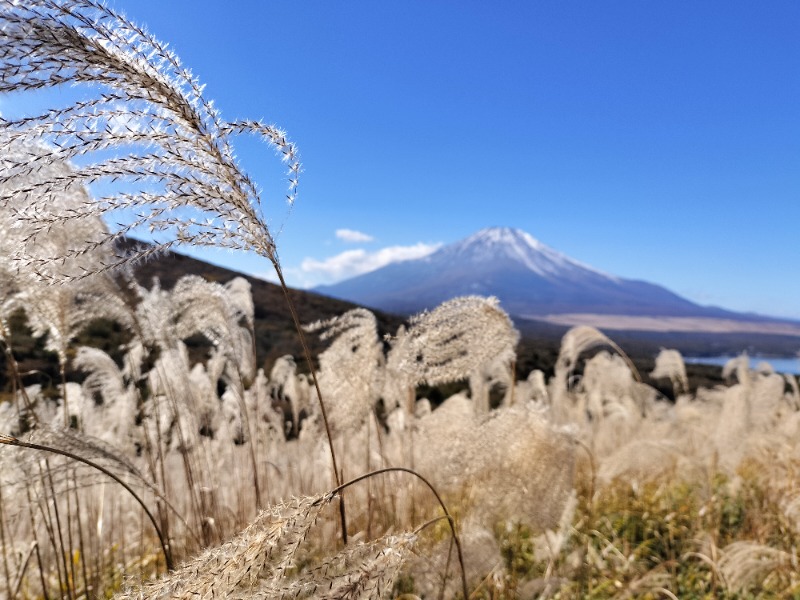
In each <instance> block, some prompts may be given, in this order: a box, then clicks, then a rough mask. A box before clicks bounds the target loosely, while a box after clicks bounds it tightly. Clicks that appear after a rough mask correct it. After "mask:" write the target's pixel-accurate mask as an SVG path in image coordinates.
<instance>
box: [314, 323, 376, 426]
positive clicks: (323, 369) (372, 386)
mask: <svg viewBox="0 0 800 600" xmlns="http://www.w3.org/2000/svg"><path fill="white" fill-rule="evenodd" d="M305 329H306V331H316V332H319V335H320V338H322V339H323V340H328V339H331V340H332V342H331V343H330V345H329V346H328V347H327V348H326V349H325V350H324V351H323V352H322V354H320V355H319V365H320V373H319V381H320V385H321V387H322V388H323V389H325V390H326V394H327V396H328V398H329V402H330V404H329V411H328V412H329V414H328V418H329V421H330V425H331V428H332V430H333V431H334V433H341V432H344V431H347V430H352V429H355V428H356V427H358V426H359V425H361V424H362V423H363V422H364V420H365V419H366V418H367V417H368V416H369V413H370V411H371V410H372V407H373V404H374V402H375V400H376V399H377V396H378V393H379V382H378V376H379V374H380V372H381V370H380V367H381V366H382V365H383V362H384V357H383V347H382V344H381V341H380V338H379V337H378V322H377V320H376V319H375V315H374V314H372V313H371V312H370V311H368V310H367V309H365V308H356V309H353V310H350V311H347V312H346V313H344V314H342V315H339V316H338V317H333V318H332V319H327V320H323V321H317V322H315V323H311V324H309V325H306V326H305Z"/></svg>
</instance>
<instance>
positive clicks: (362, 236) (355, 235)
mask: <svg viewBox="0 0 800 600" xmlns="http://www.w3.org/2000/svg"><path fill="white" fill-rule="evenodd" d="M336 237H337V238H339V239H340V240H344V241H345V242H371V241H372V240H374V239H375V238H374V237H372V236H371V235H369V234H367V233H362V232H360V231H356V230H355V229H337V230H336Z"/></svg>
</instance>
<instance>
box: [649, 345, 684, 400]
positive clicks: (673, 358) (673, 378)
mask: <svg viewBox="0 0 800 600" xmlns="http://www.w3.org/2000/svg"><path fill="white" fill-rule="evenodd" d="M650 377H652V378H653V379H669V381H670V383H671V384H672V390H673V391H674V393H675V397H677V396H678V394H681V393H683V392H687V391H689V378H688V377H687V376H686V365H685V364H684V362H683V357H682V356H681V353H680V352H678V351H677V350H669V349H667V348H661V350H660V351H659V352H658V356H656V366H655V368H654V369H653V370H652V371H651V372H650Z"/></svg>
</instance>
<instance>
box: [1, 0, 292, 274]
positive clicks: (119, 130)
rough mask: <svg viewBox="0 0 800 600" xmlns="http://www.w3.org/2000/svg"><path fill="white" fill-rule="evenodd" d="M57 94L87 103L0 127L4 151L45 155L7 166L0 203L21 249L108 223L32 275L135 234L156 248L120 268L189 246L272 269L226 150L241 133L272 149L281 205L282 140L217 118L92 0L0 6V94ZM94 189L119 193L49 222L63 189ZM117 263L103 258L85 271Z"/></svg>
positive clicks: (143, 39)
mask: <svg viewBox="0 0 800 600" xmlns="http://www.w3.org/2000/svg"><path fill="white" fill-rule="evenodd" d="M65 84H80V85H83V86H84V87H86V88H88V89H90V90H91V91H92V92H93V95H92V96H91V97H89V98H88V99H84V100H79V101H77V102H75V103H73V104H72V105H70V106H66V107H63V108H57V109H53V110H49V111H47V112H44V113H42V114H40V115H37V116H32V117H24V118H18V119H14V120H8V119H2V120H0V133H1V134H2V135H3V136H4V137H5V139H7V140H9V142H11V143H14V144H19V145H20V146H23V147H24V146H25V145H28V144H31V143H32V142H39V141H41V140H44V141H45V142H47V143H48V144H49V145H50V146H51V150H50V152H49V153H48V154H47V155H46V156H41V155H39V154H37V153H34V152H31V153H29V155H28V156H26V157H23V158H22V159H20V160H15V161H9V162H7V163H6V165H5V167H6V168H5V169H4V171H3V174H2V176H0V188H2V189H3V191H2V192H0V204H4V203H8V202H9V201H10V200H11V199H12V197H15V196H16V197H17V200H19V198H20V197H21V198H22V199H23V200H24V202H22V203H21V204H23V205H24V206H23V207H21V208H20V209H19V211H18V213H17V215H16V217H17V219H18V220H19V221H20V222H24V223H27V224H28V236H27V239H28V240H33V239H37V238H41V237H42V236H43V234H46V233H47V232H48V230H49V229H50V228H51V227H52V226H53V225H54V224H56V223H61V222H72V221H74V220H75V219H82V218H86V217H90V216H93V217H99V216H103V217H107V221H109V222H111V223H116V224H117V225H116V229H115V230H114V231H111V232H108V233H106V234H105V235H103V236H102V237H101V238H100V239H95V240H91V243H89V244H88V245H86V246H84V247H82V248H72V249H70V250H69V251H68V252H67V254H66V255H60V256H52V257H42V256H33V257H31V258H30V261H31V263H32V266H33V267H34V268H37V267H44V266H45V265H47V264H48V262H50V260H51V259H53V258H60V259H62V260H63V259H66V260H69V259H71V258H75V257H78V256H80V255H81V254H83V253H85V252H86V251H87V249H90V248H95V247H98V246H107V245H110V244H111V243H112V242H113V241H114V240H116V239H118V238H120V237H122V236H123V235H125V234H127V233H131V232H135V231H137V230H140V229H149V231H150V232H151V234H153V235H155V236H156V237H159V236H163V237H164V240H163V241H158V242H157V243H156V244H155V245H154V246H150V247H140V248H139V249H137V250H135V251H133V254H132V255H131V256H128V257H126V258H124V259H122V260H123V261H128V260H133V259H136V258H143V257H145V256H147V255H149V254H152V253H153V252H157V251H161V250H164V249H166V248H169V247H171V246H173V245H175V244H188V245H193V246H215V247H225V248H232V249H239V250H247V251H253V252H256V253H257V254H259V255H261V256H265V257H267V258H268V259H269V260H270V261H271V262H272V263H273V264H274V265H275V266H276V267H277V254H276V247H275V242H274V240H273V237H272V233H271V232H270V230H269V229H268V227H267V225H266V221H265V218H264V215H263V212H262V209H261V198H260V194H259V190H258V188H257V187H256V185H255V183H254V182H253V181H252V180H251V179H250V177H249V176H248V175H247V174H246V173H244V172H243V171H242V170H241V169H240V167H239V166H238V164H237V162H236V160H235V157H234V152H233V148H232V146H231V140H232V138H233V137H235V136H237V135H239V134H242V133H250V134H255V135H257V136H259V137H260V138H261V139H263V140H265V141H266V142H267V143H269V144H271V145H272V146H274V147H275V148H276V149H277V151H278V152H279V154H280V155H281V157H282V159H283V160H284V161H286V162H287V163H288V164H289V191H288V194H287V199H288V201H289V202H290V203H291V202H293V200H294V198H295V194H296V188H297V175H298V173H299V171H300V165H299V162H298V160H297V153H296V150H295V147H294V145H293V144H292V143H291V142H289V141H287V139H286V137H285V134H284V133H283V132H282V131H281V130H279V129H278V128H276V127H274V126H271V125H265V124H263V123H260V122H254V121H232V122H227V121H225V120H223V119H222V118H221V116H220V114H219V112H218V111H217V110H216V108H214V106H213V104H212V103H211V102H210V101H208V100H207V99H206V98H204V97H203V93H202V92H203V88H202V86H201V85H200V84H199V83H198V81H197V79H196V78H195V77H194V76H193V75H192V74H191V73H190V71H189V70H188V69H186V68H184V67H183V66H182V65H181V63H180V61H179V59H178V58H177V56H175V54H174V53H173V52H171V51H170V50H168V49H167V48H166V46H165V45H163V44H162V43H161V42H159V41H158V40H157V39H155V38H154V37H153V36H151V35H150V34H149V33H147V32H146V31H145V30H144V29H142V28H141V27H139V26H137V25H135V24H133V23H131V22H130V21H129V20H127V19H126V18H125V17H124V16H122V15H121V14H119V13H117V12H115V11H113V10H111V9H110V8H108V7H106V6H104V5H103V4H101V3H100V2H96V1H94V0H26V1H24V2H20V1H18V0H0V93H3V92H7V93H8V92H24V91H27V90H36V89H41V88H53V87H58V86H61V85H65ZM131 149H132V150H131ZM128 151H129V152H128ZM73 159H81V166H80V167H76V168H75V170H74V172H72V173H69V174H68V175H64V174H58V173H52V172H51V171H50V170H49V169H48V165H50V164H51V163H52V162H53V161H69V160H73ZM19 177H23V178H30V185H27V186H23V187H20V188H19V189H17V190H14V191H13V192H11V193H9V192H8V191H7V190H6V189H5V188H6V186H5V184H6V183H7V182H8V181H9V180H11V179H15V178H19ZM98 181H119V182H122V183H123V184H124V186H123V187H121V188H120V191H114V192H113V193H110V194H109V195H106V196H104V197H102V198H99V199H97V200H96V201H91V200H88V201H87V202H85V203H83V204H82V205H81V206H78V207H75V208H74V209H73V210H72V211H70V212H68V213H63V214H59V215H57V216H52V215H48V211H47V210H46V209H47V206H48V205H49V204H50V202H51V201H52V198H53V197H56V196H58V195H59V194H60V193H62V192H63V190H64V189H66V188H69V187H70V186H73V185H75V184H76V183H82V184H91V183H94V182H98ZM120 213H123V214H122V215H120ZM114 215H117V216H118V217H119V218H118V219H115V218H114ZM130 215H132V216H130ZM117 221H122V222H117ZM119 262H120V261H119V260H115V259H112V260H110V261H106V262H103V263H102V264H99V265H95V266H94V268H90V269H89V272H92V271H98V270H103V269H107V268H112V267H114V266H116V265H118V264H119ZM45 275H50V276H52V275H51V274H48V273H45ZM58 276H59V277H62V276H63V275H62V274H59V275H58ZM75 276H76V274H75V273H70V272H67V273H66V277H67V278H74V277H75Z"/></svg>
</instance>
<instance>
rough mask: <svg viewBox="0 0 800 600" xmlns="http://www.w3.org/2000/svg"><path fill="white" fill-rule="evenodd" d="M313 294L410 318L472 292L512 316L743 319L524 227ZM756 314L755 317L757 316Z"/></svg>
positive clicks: (487, 234)
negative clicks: (582, 256) (587, 259)
mask: <svg viewBox="0 0 800 600" xmlns="http://www.w3.org/2000/svg"><path fill="white" fill-rule="evenodd" d="M314 291H316V292H318V293H321V294H325V295H328V296H333V297H335V298H341V299H344V300H349V301H352V302H356V303H358V304H362V305H364V306H369V307H373V308H378V309H381V310H385V311H389V312H395V313H400V314H411V313H415V312H418V311H420V310H423V309H430V308H433V307H435V306H437V305H438V304H440V303H441V302H444V301H445V300H448V299H450V298H453V297H456V296H462V295H467V294H478V295H484V296H497V297H498V298H499V299H500V302H501V305H502V306H503V308H504V309H505V310H506V311H507V312H509V313H510V314H512V315H515V316H522V317H529V318H537V317H544V316H548V315H557V314H566V313H569V314H576V313H592V314H604V315H630V316H662V317H667V316H669V317H714V318H734V319H735V318H743V317H744V316H743V315H738V314H737V313H732V312H730V311H725V310H722V309H719V308H712V307H703V306H699V305H697V304H694V303H693V302H690V301H689V300H686V299H685V298H681V297H680V296H678V295H676V294H674V293H672V292H670V291H669V290H667V289H665V288H663V287H661V286H658V285H654V284H651V283H647V282H644V281H634V280H628V279H622V278H619V277H615V276H613V275H609V274H606V273H603V272H601V271H598V270H597V269H594V268H592V267H590V266H588V265H585V264H582V263H580V262H578V261H576V260H573V259H572V258H569V257H568V256H566V255H564V254H562V253H560V252H558V251H556V250H554V249H552V248H550V247H548V246H546V245H545V244H542V243H541V242H539V241H538V240H536V239H535V238H533V237H532V236H531V235H529V234H528V233H526V232H524V231H521V230H519V229H512V228H506V227H502V228H501V227H495V228H488V229H482V230H481V231H478V232H477V233H475V234H474V235H472V236H470V237H468V238H466V239H463V240H461V241H459V242H456V243H453V244H450V245H447V246H443V247H442V248H440V249H439V250H437V251H436V252H434V253H433V254H430V255H428V256H426V257H424V258H420V259H415V260H408V261H404V262H397V263H393V264H390V265H387V266H385V267H382V268H380V269H377V270H375V271H372V272H370V273H366V274H363V275H359V276H357V277H353V278H351V279H347V280H345V281H341V282H339V283H336V284H333V285H328V286H320V287H317V288H315V289H314ZM750 317H752V316H750Z"/></svg>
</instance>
